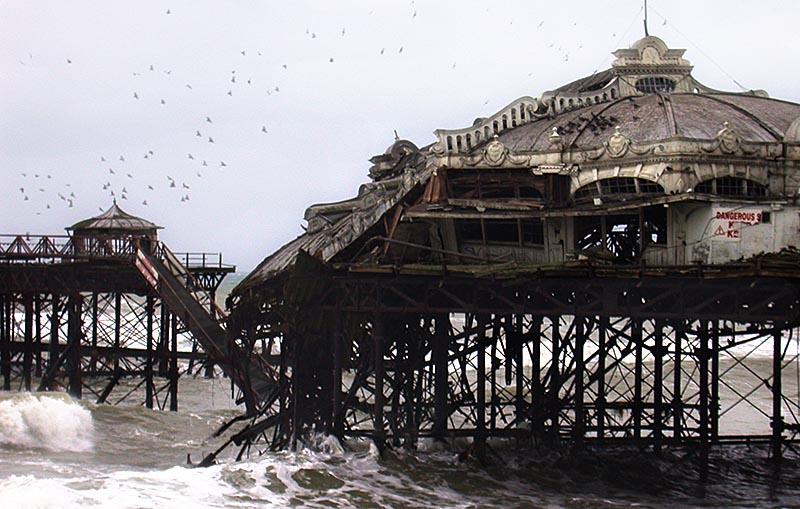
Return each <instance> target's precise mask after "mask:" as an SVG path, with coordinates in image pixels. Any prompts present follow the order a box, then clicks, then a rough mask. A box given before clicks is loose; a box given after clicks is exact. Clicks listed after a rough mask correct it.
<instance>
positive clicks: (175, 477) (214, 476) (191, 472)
mask: <svg viewBox="0 0 800 509" xmlns="http://www.w3.org/2000/svg"><path fill="white" fill-rule="evenodd" d="M750 361H751V363H752V365H753V366H754V368H753V369H756V370H759V372H761V371H763V373H757V374H756V375H759V374H760V375H763V377H764V378H768V376H769V369H770V365H771V362H770V360H769V352H767V351H764V352H755V353H754V354H751V358H750ZM794 375H795V374H794V373H793V372H792V374H788V375H787V376H786V377H785V380H784V382H785V383H784V385H785V391H784V392H785V394H794V393H796V392H797V391H798V388H797V387H796V385H797V381H796V380H795V378H797V377H800V373H797V374H796V375H797V377H795V376H794ZM758 379H759V378H758V376H756V377H754V376H753V374H752V373H749V372H748V371H747V370H734V371H730V372H729V373H728V378H726V384H729V386H730V388H731V390H730V391H727V392H726V393H727V394H735V392H739V393H741V394H746V393H747V392H748V391H750V390H751V388H752V387H753V384H754V380H756V381H758ZM121 383H123V384H124V383H127V382H126V381H124V380H123V381H122V382H121ZM131 383H135V382H131ZM228 384H229V382H228V381H227V380H226V379H221V378H216V379H205V378H192V377H184V378H182V379H181V381H180V408H181V410H180V411H178V412H169V411H159V410H149V409H146V408H144V407H142V406H134V405H129V406H111V405H95V404H93V403H91V402H88V401H76V400H73V399H71V398H70V397H69V396H67V395H64V394H60V393H0V509H17V508H51V507H68V508H76V507H81V508H113V509H125V508H161V507H163V508H176V507H180V508H192V507H196V508H206V507H208V508H212V507H213V508H250V507H254V508H255V507H266V508H268V507H312V508H323V507H344V508H362V507H363V508H388V507H398V508H401V507H407V508H429V507H453V508H479V507H481V508H482V507H487V508H581V509H583V508H617V507H645V508H648V507H654V508H655V507H670V508H682V507H720V508H721V507H726V508H727V507H800V462H798V460H797V459H796V458H797V454H796V453H791V454H789V455H788V458H787V459H785V460H784V461H783V462H782V463H781V464H780V466H776V465H775V464H774V463H772V462H770V461H769V460H768V459H767V450H766V449H765V448H763V447H761V448H757V447H746V446H741V447H735V448H734V447H732V448H725V449H724V450H722V449H720V450H715V451H714V452H712V456H711V460H710V468H709V472H708V480H707V481H705V482H701V481H700V478H701V475H700V468H699V462H698V461H697V457H696V456H695V455H693V453H692V451H687V450H667V451H665V452H664V453H663V454H662V455H660V456H659V457H656V456H655V455H654V454H653V453H652V451H650V452H648V451H638V450H635V449H633V450H631V449H625V450H603V451H600V450H592V449H587V450H584V451H582V452H580V453H578V452H574V451H573V452H569V451H568V450H562V451H554V450H545V449H537V448H535V447H530V446H527V445H526V446H525V447H520V444H519V443H516V442H514V441H500V440H498V441H493V442H490V444H489V445H490V447H489V454H488V456H489V461H488V463H478V462H477V461H475V460H473V459H470V458H466V459H465V458H464V456H463V454H461V453H462V452H463V451H464V450H465V449H466V448H467V446H468V441H463V442H459V441H456V442H452V443H450V444H447V445H445V444H441V443H438V442H431V441H422V442H421V443H420V444H419V447H418V448H417V450H413V451H411V450H387V451H385V452H384V454H383V455H380V454H378V452H377V450H376V448H375V447H374V446H373V445H372V444H371V443H370V442H369V441H366V440H364V441H358V440H351V441H348V442H347V443H346V444H340V443H339V442H338V441H337V440H335V439H333V438H331V437H325V436H312V437H309V438H308V439H307V440H306V441H305V442H304V443H303V444H301V447H300V449H299V450H298V451H296V452H290V451H279V452H270V453H266V454H263V455H261V456H257V455H256V456H251V457H249V458H245V459H243V460H241V461H236V460H235V454H236V452H238V451H236V450H235V449H231V450H227V451H226V452H225V453H224V454H223V455H222V456H221V457H220V458H219V461H218V463H217V464H215V465H212V466H210V467H207V468H195V467H194V466H193V465H189V464H187V459H189V458H191V459H192V460H193V461H194V462H197V461H199V460H200V459H202V457H203V456H204V455H205V454H207V453H209V452H211V451H213V450H214V449H215V448H216V447H218V446H219V444H220V443H221V440H223V439H220V438H212V435H213V433H214V432H215V431H216V430H217V429H218V428H219V427H220V426H221V425H222V424H223V423H225V422H227V421H228V420H229V419H231V418H233V417H235V416H237V415H239V414H240V412H241V409H239V408H237V407H236V406H235V405H234V404H233V402H232V401H231V400H230V398H229V393H230V388H229V385H228ZM762 392H763V391H762ZM767 396H768V394H767ZM730 403H731V402H730V401H728V402H727V403H726V405H728V406H729V405H730ZM765 404H768V402H767V403H765ZM726 405H723V406H726ZM766 408H768V406H767V407H766ZM747 410H748V407H747V405H746V404H742V405H740V406H736V407H734V412H736V413H738V414H737V415H732V416H728V417H729V419H727V421H728V422H732V423H733V424H732V426H733V427H732V428H731V429H727V430H725V431H726V432H729V433H737V432H738V433H752V432H753V430H754V429H755V426H756V425H757V426H760V427H763V426H764V422H765V421H764V416H763V415H759V412H757V411H752V409H750V410H751V411H747ZM730 417H733V418H732V419H731V418H730Z"/></svg>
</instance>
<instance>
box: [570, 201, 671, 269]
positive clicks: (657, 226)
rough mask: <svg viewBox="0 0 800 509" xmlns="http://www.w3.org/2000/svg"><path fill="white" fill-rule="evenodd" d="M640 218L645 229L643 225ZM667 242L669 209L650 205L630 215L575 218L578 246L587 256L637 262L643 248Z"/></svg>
mask: <svg viewBox="0 0 800 509" xmlns="http://www.w3.org/2000/svg"><path fill="white" fill-rule="evenodd" d="M640 220H641V221H643V228H640V226H639V224H640ZM666 243H667V211H666V209H665V208H664V207H647V208H645V209H643V210H641V212H640V211H631V212H630V213H628V214H613V215H606V216H590V217H583V216H581V217H576V218H575V248H576V249H577V250H578V251H579V252H580V253H581V254H582V255H584V256H588V257H590V258H591V257H597V258H602V259H605V260H613V261H615V262H617V263H634V262H636V261H637V260H638V258H639V256H640V255H641V253H642V249H643V248H644V247H647V246H648V245H651V244H656V245H666Z"/></svg>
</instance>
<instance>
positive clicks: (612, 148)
mask: <svg viewBox="0 0 800 509" xmlns="http://www.w3.org/2000/svg"><path fill="white" fill-rule="evenodd" d="M630 145H631V140H630V138H628V137H627V136H625V135H624V134H622V133H621V132H620V130H619V126H617V127H615V128H614V134H612V135H611V137H609V138H608V141H607V142H606V143H605V147H606V151H607V152H608V155H610V156H611V157H613V158H615V159H616V158H618V157H622V156H624V155H625V153H626V152H628V147H630Z"/></svg>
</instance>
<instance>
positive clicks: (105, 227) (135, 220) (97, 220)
mask: <svg viewBox="0 0 800 509" xmlns="http://www.w3.org/2000/svg"><path fill="white" fill-rule="evenodd" d="M66 229H67V230H71V231H73V232H74V233H76V234H77V233H102V234H125V233H128V234H130V233H138V234H148V235H155V233H156V230H158V229H161V227H160V226H157V225H156V224H155V223H151V222H150V221H147V220H146V219H142V218H140V217H136V216H134V215H132V214H128V213H127V212H125V211H124V210H122V209H121V208H120V207H119V205H117V202H116V200H114V203H113V205H111V207H110V208H109V209H108V210H106V211H105V212H103V213H102V214H100V215H99V216H95V217H92V218H89V219H84V220H83V221H79V222H77V223H75V224H73V225H72V226H68V227H67V228H66Z"/></svg>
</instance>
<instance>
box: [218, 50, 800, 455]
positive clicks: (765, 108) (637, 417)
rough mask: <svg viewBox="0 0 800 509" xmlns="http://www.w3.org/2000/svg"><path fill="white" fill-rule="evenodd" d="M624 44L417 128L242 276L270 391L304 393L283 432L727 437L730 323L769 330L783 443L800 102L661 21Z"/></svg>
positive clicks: (776, 440) (750, 336) (797, 237)
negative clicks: (451, 124) (428, 135)
mask: <svg viewBox="0 0 800 509" xmlns="http://www.w3.org/2000/svg"><path fill="white" fill-rule="evenodd" d="M614 55H615V57H616V60H614V62H613V64H612V66H611V68H609V69H607V70H604V71H602V72H597V73H595V74H592V75H591V76H588V77H586V78H583V79H579V80H577V81H574V82H572V83H569V84H567V85H564V86H562V87H559V88H556V89H554V90H551V91H548V92H544V93H542V94H541V95H539V96H538V97H533V96H530V97H528V96H526V97H521V98H519V99H517V100H515V101H512V102H510V103H509V104H508V106H506V107H504V108H502V109H501V110H499V111H497V112H496V113H495V114H493V115H491V116H489V117H483V118H477V119H475V121H474V122H473V123H472V125H470V126H467V127H464V128H461V129H439V130H436V131H435V140H433V142H432V143H430V144H427V145H425V146H423V147H422V148H420V147H418V146H417V145H415V144H414V143H413V142H411V141H408V140H402V139H397V140H395V142H394V143H392V145H391V146H390V147H389V148H388V149H387V150H386V151H385V152H384V153H383V154H380V155H377V156H375V157H373V158H372V159H370V162H371V163H372V166H371V167H370V168H369V176H370V179H371V180H370V181H369V182H367V183H365V184H363V185H362V186H361V187H360V189H359V190H358V195H357V196H356V197H354V198H352V199H349V200H345V201H342V202H338V203H330V204H319V205H312V206H311V207H309V208H308V209H307V211H306V213H305V220H306V221H307V227H306V231H305V233H303V234H302V235H300V236H299V237H298V238H296V239H294V240H292V241H290V242H289V243H287V244H286V245H284V246H283V247H281V248H280V249H279V250H277V251H276V252H275V253H273V254H271V255H270V256H268V257H267V258H265V259H264V261H263V262H262V263H261V264H260V265H259V266H258V267H257V268H256V269H255V270H254V271H253V272H252V273H250V274H249V275H248V276H247V277H246V278H245V279H244V280H243V281H242V282H241V283H240V284H239V285H238V286H237V287H236V289H235V290H234V291H233V293H232V295H231V297H230V299H229V305H230V306H231V310H232V315H231V322H230V329H229V330H231V331H233V334H234V335H235V336H236V337H237V340H238V341H240V342H242V343H243V344H247V345H251V347H252V348H254V349H255V350H256V351H258V352H259V354H261V355H263V356H264V358H265V359H269V360H270V362H272V363H274V365H275V366H277V365H280V370H282V371H281V372H282V373H284V376H285V377H286V379H287V384H285V385H284V392H283V393H281V394H279V395H276V397H275V400H274V407H269V408H265V409H263V412H264V415H265V416H269V415H271V413H273V412H277V413H279V414H281V415H283V416H284V417H285V418H284V419H283V420H281V419H277V420H275V421H274V422H273V421H270V423H271V424H270V425H271V426H272V425H274V426H275V427H276V432H275V433H274V435H272V436H273V437H275V438H274V442H275V443H277V444H278V445H280V444H281V443H289V441H290V440H292V441H293V442H292V443H294V441H296V440H297V437H298V436H301V435H302V433H303V432H304V431H306V430H309V429H317V430H319V429H323V430H327V431H328V432H331V433H333V434H335V435H337V436H339V437H355V436H368V437H370V438H372V439H373V440H375V441H376V443H378V444H379V446H380V445H381V444H384V443H385V442H386V441H391V442H393V443H395V444H414V443H415V442H416V440H417V439H418V438H420V437H424V436H432V437H438V438H446V437H456V436H470V437H473V439H474V442H475V445H476V450H480V446H481V444H482V443H483V442H484V441H485V439H486V438H487V437H490V436H496V437H499V436H522V435H526V436H528V435H530V436H533V437H535V438H536V440H541V441H548V440H549V441H552V442H555V441H557V440H559V439H564V438H569V439H572V440H574V441H575V443H578V444H580V443H582V442H583V441H584V440H589V439H610V440H626V439H634V440H639V441H640V442H639V443H640V444H641V443H646V444H648V445H652V446H653V447H654V448H658V447H660V446H661V444H662V443H664V442H666V441H668V440H671V441H672V442H673V443H687V442H691V441H696V442H697V443H699V444H701V445H702V447H703V448H705V447H706V446H707V445H709V444H711V443H717V442H721V441H724V435H725V433H726V431H728V432H730V430H729V429H728V428H725V420H724V419H723V418H722V416H723V415H726V411H725V409H724V408H721V407H722V403H721V401H722V400H723V399H724V398H723V396H720V394H721V391H722V392H724V391H725V389H726V384H725V382H724V379H723V378H722V375H721V374H720V367H719V366H720V362H723V361H726V359H727V357H726V356H728V355H731V356H733V355H734V354H733V353H731V351H729V350H728V346H730V345H738V346H740V347H741V346H742V345H747V344H749V342H755V341H764V342H767V343H768V344H770V345H772V348H773V350H772V351H773V352H774V359H773V367H774V372H773V373H771V375H770V374H767V375H765V376H766V377H770V376H771V380H773V382H774V383H770V384H766V385H763V380H762V379H757V380H755V381H754V384H755V386H757V387H759V389H758V391H761V392H764V393H763V394H761V396H760V397H761V399H760V400H759V401H760V403H753V404H754V405H756V406H757V405H759V404H763V402H765V401H767V402H768V401H772V402H773V403H774V404H773V405H772V406H771V407H770V406H769V404H767V407H766V408H764V409H761V413H762V414H763V415H767V416H769V418H768V419H766V420H765V422H764V423H763V426H761V428H759V429H762V431H761V432H760V433H761V434H763V435H765V436H766V437H767V438H768V440H769V443H770V444H771V446H772V451H773V454H776V455H780V450H781V449H780V448H781V444H782V443H784V441H785V440H788V438H787V437H788V436H792V437H793V436H794V435H795V434H796V431H797V430H800V426H798V425H797V423H787V422H786V420H787V419H789V417H788V416H787V415H784V414H783V413H782V410H781V404H780V401H781V392H780V391H781V386H780V383H779V379H780V376H781V371H780V370H781V362H782V360H781V355H783V354H782V353H781V352H783V350H781V344H782V338H783V337H784V334H788V333H789V332H788V331H790V330H792V328H794V327H796V326H797V324H798V323H800V316H799V315H798V313H800V296H799V295H800V292H798V284H797V281H798V275H800V272H798V270H797V268H798V261H800V258H799V257H798V254H797V252H796V250H795V249H794V247H793V246H798V245H800V206H798V190H799V189H800V104H796V103H793V102H788V101H784V100H780V99H773V98H770V97H769V96H768V95H767V93H766V92H764V91H760V90H754V91H746V92H741V93H732V92H722V91H717V90H713V89H711V88H709V87H707V86H705V85H703V84H701V83H699V82H698V81H697V80H696V79H695V78H693V76H692V66H691V65H690V63H689V62H688V61H687V60H686V59H684V50H680V49H671V48H669V47H668V46H667V45H666V44H665V43H664V41H662V40H661V39H659V38H658V37H653V36H647V37H645V38H643V39H641V40H639V41H637V42H636V43H634V44H633V45H632V46H631V47H630V48H627V49H620V50H618V51H616V52H614ZM762 344H763V343H762ZM725 345H728V346H725ZM784 354H785V352H784ZM728 360H729V359H728ZM276 369H277V368H276ZM614 370H617V371H620V370H621V371H620V372H619V373H617V372H615V371H614ZM623 379H624V380H625V381H626V382H625V384H622V382H621V380H623ZM764 379H766V378H764ZM289 381H290V382H291V383H289ZM758 391H757V392H758ZM752 397H753V398H755V397H756V396H752ZM733 399H735V397H734V398H733ZM795 413H796V412H795ZM265 422H266V421H265ZM265 426H266V424H265ZM754 429H755V428H754ZM792 430H794V431H792ZM790 431H791V433H790ZM786 433H789V434H788V435H787V434H786ZM282 441H283V442H282ZM537 443H541V442H537ZM702 450H706V449H702Z"/></svg>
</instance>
